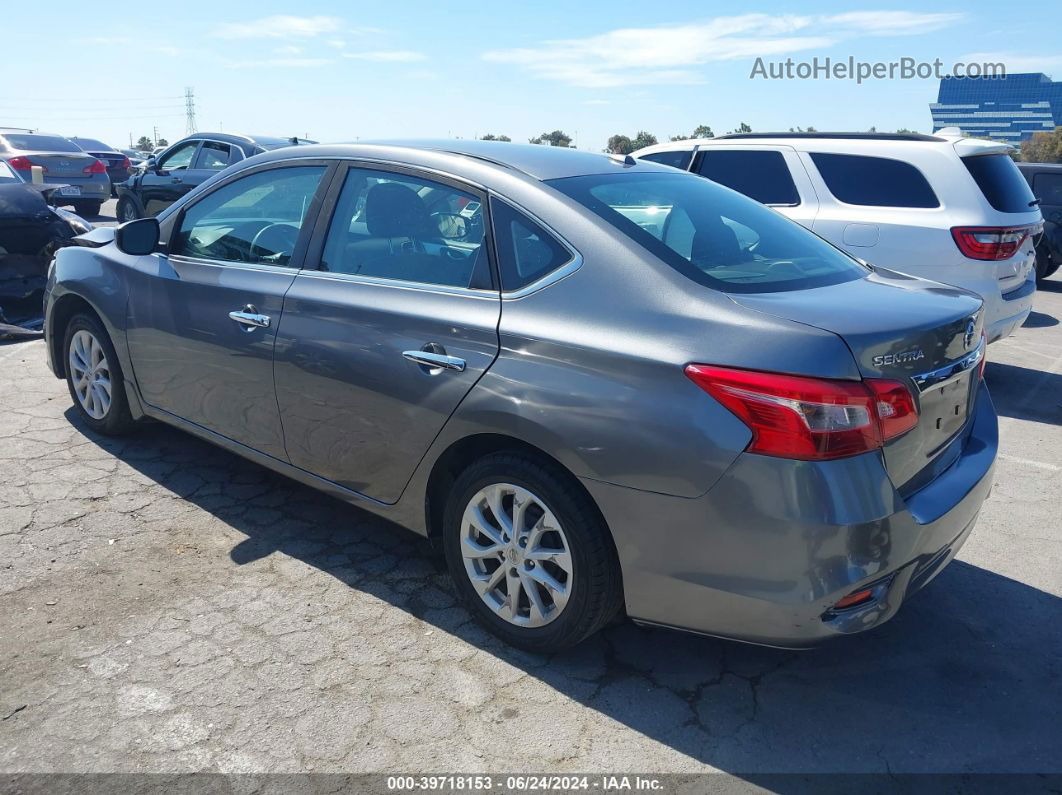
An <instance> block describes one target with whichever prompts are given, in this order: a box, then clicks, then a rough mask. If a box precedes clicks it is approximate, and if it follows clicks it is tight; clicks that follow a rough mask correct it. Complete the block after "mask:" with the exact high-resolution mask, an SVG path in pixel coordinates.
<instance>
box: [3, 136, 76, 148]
mask: <svg viewBox="0 0 1062 795" xmlns="http://www.w3.org/2000/svg"><path fill="white" fill-rule="evenodd" d="M4 140H5V141H7V145H8V146H9V147H11V148H12V149H21V150H23V151H27V152H81V151H82V149H81V147H79V146H78V145H77V144H75V143H74V142H73V141H68V140H67V139H66V138H60V137H59V136H58V135H34V134H31V133H27V134H25V135H23V134H15V133H5V135H4Z"/></svg>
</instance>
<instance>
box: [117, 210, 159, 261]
mask: <svg viewBox="0 0 1062 795" xmlns="http://www.w3.org/2000/svg"><path fill="white" fill-rule="evenodd" d="M114 244H115V245H116V246H118V250H119V251H121V252H122V253H123V254H129V255H131V256H143V255H144V254H151V253H152V252H154V251H155V249H157V248H158V246H159V220H158V219H157V218H138V219H137V220H135V221H126V222H125V223H124V224H122V225H121V226H119V227H118V228H117V229H115V230H114Z"/></svg>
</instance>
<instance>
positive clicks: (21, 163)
mask: <svg viewBox="0 0 1062 795" xmlns="http://www.w3.org/2000/svg"><path fill="white" fill-rule="evenodd" d="M7 164H8V165H9V166H11V168H13V169H15V171H29V170H30V169H32V168H33V166H34V163H32V162H31V161H30V159H29V158H28V157H26V156H25V155H19V156H18V157H13V158H11V159H10V160H8V161H7ZM41 170H43V171H47V170H48V169H47V168H46V167H44V166H41Z"/></svg>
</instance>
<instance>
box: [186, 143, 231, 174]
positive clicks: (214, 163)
mask: <svg viewBox="0 0 1062 795" xmlns="http://www.w3.org/2000/svg"><path fill="white" fill-rule="evenodd" d="M230 160H231V155H230V150H229V145H228V144H223V143H221V142H219V141H203V146H202V148H200V150H199V155H198V157H197V158H196V162H195V167H196V168H205V169H211V170H213V171H221V169H223V168H226V167H227V166H228V165H229V162H230Z"/></svg>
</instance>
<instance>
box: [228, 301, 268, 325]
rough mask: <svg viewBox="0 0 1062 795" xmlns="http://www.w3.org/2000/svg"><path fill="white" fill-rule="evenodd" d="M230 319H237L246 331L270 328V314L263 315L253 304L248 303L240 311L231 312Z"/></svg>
mask: <svg viewBox="0 0 1062 795" xmlns="http://www.w3.org/2000/svg"><path fill="white" fill-rule="evenodd" d="M229 319H230V320H235V321H236V322H237V323H239V324H240V325H241V326H244V329H243V330H244V331H254V330H255V329H256V328H269V321H270V317H269V315H261V314H259V313H258V310H257V309H255V308H254V305H253V304H247V306H245V307H244V308H243V309H242V310H240V311H238V312H229Z"/></svg>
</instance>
